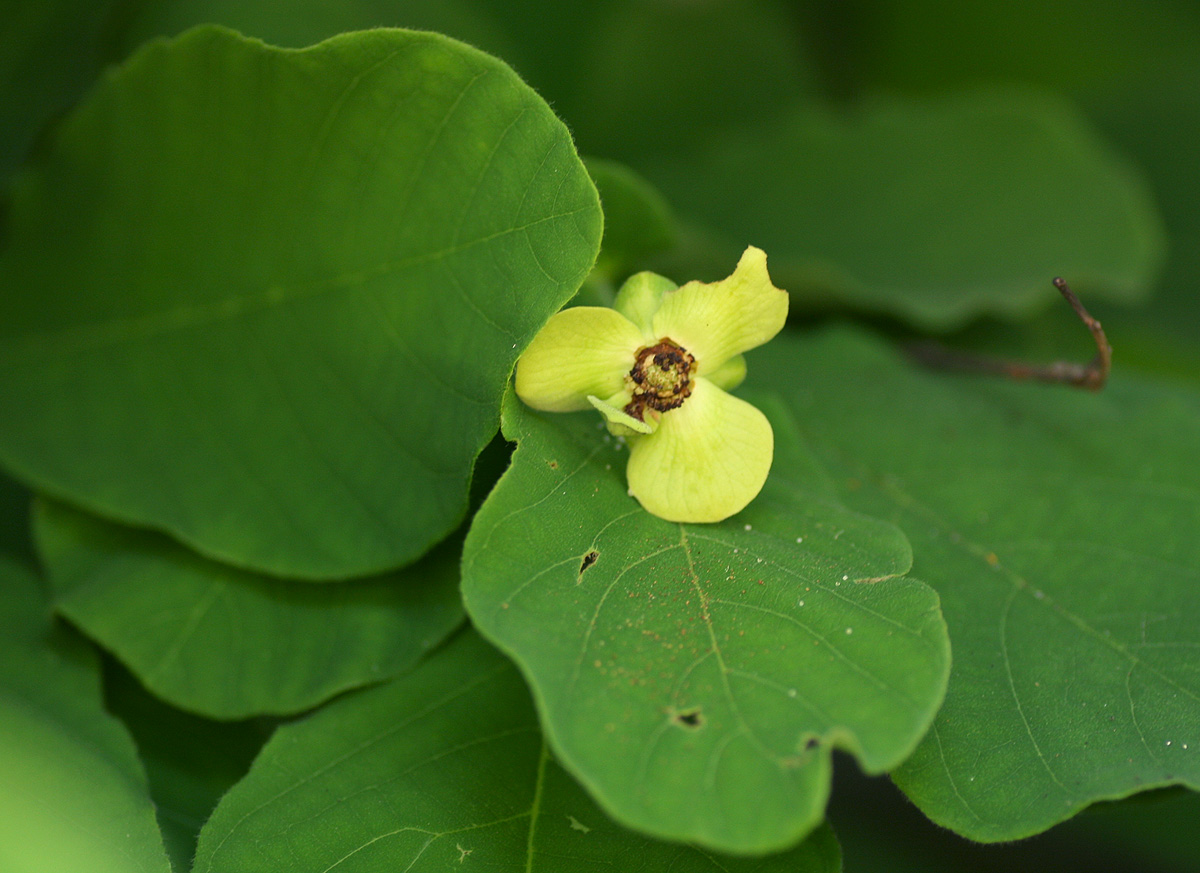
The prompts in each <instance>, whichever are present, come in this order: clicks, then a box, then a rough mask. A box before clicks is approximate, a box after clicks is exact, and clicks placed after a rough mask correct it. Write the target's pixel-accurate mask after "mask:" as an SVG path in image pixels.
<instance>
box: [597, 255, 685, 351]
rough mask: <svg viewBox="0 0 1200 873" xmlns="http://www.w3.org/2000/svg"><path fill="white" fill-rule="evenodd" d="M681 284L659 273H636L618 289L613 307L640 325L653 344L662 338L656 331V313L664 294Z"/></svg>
mask: <svg viewBox="0 0 1200 873" xmlns="http://www.w3.org/2000/svg"><path fill="white" fill-rule="evenodd" d="M678 287H679V286H678V285H676V284H675V283H674V282H672V281H671V280H670V279H668V278H667V277H666V276H660V275H658V273H651V272H649V271H645V272H641V273H634V274H633V275H632V276H630V277H629V278H628V279H626V280H625V282H624V284H622V285H621V288H620V290H619V291H617V299H616V300H615V301H613V308H614V309H616V310H617V312H619V313H621V314H622V315H624V316H625V317H626V318H628V319H629V320H630V321H632V322H633V323H634V324H636V325H637V326H638V329H639V330H641V332H642V336H643V337H644V338H645V340H646V342H645V343H643V345H651V344H653V343H654V342H656V341H658V340H659V339H661V337H660V336H658V335H657V334H655V333H654V313H656V312H658V307H659V306H660V305H661V304H662V299H663V295H664V294H666V293H667V292H668V291H674V290H675V289H676V288H678Z"/></svg>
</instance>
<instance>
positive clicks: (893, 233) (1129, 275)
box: [644, 90, 1162, 330]
mask: <svg viewBox="0 0 1200 873" xmlns="http://www.w3.org/2000/svg"><path fill="white" fill-rule="evenodd" d="M644 169H645V171H646V173H647V175H648V177H649V178H650V180H651V181H652V182H654V183H655V184H656V185H658V186H659V187H660V188H661V189H662V191H663V193H664V194H665V195H666V197H667V199H668V200H669V201H670V202H671V203H672V205H673V206H674V207H675V208H676V210H677V212H678V213H679V216H680V219H681V220H682V221H690V222H692V223H693V225H694V228H693V233H694V234H695V235H696V239H695V240H694V241H693V243H692V245H693V246H694V247H695V248H696V249H697V251H696V252H695V253H692V254H690V255H689V257H694V258H702V259H703V260H704V262H705V263H712V264H714V268H713V270H712V272H714V273H716V272H719V264H720V263H724V262H725V261H727V260H728V259H729V258H730V257H732V256H734V255H733V253H736V252H738V251H741V249H742V248H743V247H744V246H745V244H746V241H747V240H750V241H753V242H754V244H755V245H758V246H761V247H762V248H764V249H766V250H767V251H768V252H770V253H771V274H772V276H775V277H776V280H777V282H778V283H779V285H780V286H781V287H783V288H786V289H788V290H789V291H791V292H793V300H794V301H795V302H796V303H797V304H798V305H801V306H805V305H810V306H811V305H818V304H824V303H828V302H830V301H836V302H841V303H845V304H849V305H852V306H855V307H858V308H862V309H866V310H871V311H877V312H884V313H887V314H890V315H894V316H898V317H900V318H903V319H905V320H907V321H909V322H911V323H913V324H916V325H918V326H920V327H925V328H934V329H939V330H940V329H946V328H950V327H953V326H956V325H959V324H962V323H964V322H965V321H967V320H969V319H971V318H973V317H975V316H978V315H981V314H991V315H997V316H1002V317H1005V318H1017V317H1023V316H1025V315H1028V314H1029V313H1031V312H1032V311H1034V310H1036V309H1038V308H1040V307H1043V306H1045V305H1046V304H1048V303H1050V302H1051V301H1053V300H1054V299H1055V292H1054V289H1053V287H1052V286H1051V285H1050V279H1051V278H1052V277H1054V276H1057V275H1064V276H1070V277H1071V281H1072V284H1073V285H1075V286H1076V287H1077V288H1079V289H1084V290H1089V291H1090V290H1094V291H1096V292H1104V293H1107V294H1109V295H1110V296H1112V297H1113V298H1115V299H1120V300H1125V301H1133V300H1139V299H1141V298H1143V297H1144V295H1145V292H1146V291H1147V290H1148V288H1149V284H1150V283H1151V281H1152V280H1153V278H1154V275H1155V272H1156V269H1157V267H1158V264H1159V261H1160V258H1161V254H1162V239H1161V236H1162V232H1161V229H1160V226H1159V220H1158V216H1157V213H1156V212H1155V210H1154V207H1153V204H1152V203H1151V201H1150V198H1149V196H1148V194H1147V192H1146V189H1145V186H1144V184H1143V183H1142V181H1141V180H1140V179H1139V178H1138V177H1137V176H1136V175H1135V174H1134V173H1133V172H1132V171H1131V170H1130V168H1129V167H1128V166H1126V165H1125V164H1124V163H1122V162H1121V161H1120V160H1118V159H1117V157H1116V156H1115V155H1114V154H1112V153H1111V152H1110V151H1109V150H1108V149H1107V148H1106V147H1105V146H1104V145H1103V144H1102V143H1101V142H1099V141H1098V139H1097V137H1096V135H1095V134H1094V133H1093V132H1092V131H1091V130H1090V129H1089V128H1088V127H1087V125H1085V124H1084V123H1083V121H1082V120H1081V119H1080V118H1079V117H1078V115H1077V113H1076V112H1074V111H1073V110H1072V109H1071V107H1070V106H1069V105H1067V104H1065V103H1063V102H1061V101H1059V100H1056V99H1051V98H1049V97H1046V96H1040V95H1039V94H1037V93H1031V92H1022V91H993V90H985V91H975V92H970V93H964V94H960V95H956V96H953V97H944V98H939V99H925V100H913V99H900V98H893V99H882V98H880V99H876V100H873V101H870V102H868V103H866V104H865V105H864V106H863V107H862V108H861V109H858V110H856V111H853V112H849V113H847V114H845V115H842V116H838V115H833V114H829V113H826V112H823V111H817V110H806V111H803V112H798V113H796V114H795V115H793V116H792V117H790V118H788V119H785V120H783V121H781V122H777V123H773V124H768V125H759V126H755V127H751V128H746V129H743V130H740V131H738V132H736V133H733V134H729V135H726V136H719V137H713V138H711V140H710V141H709V142H706V143H703V144H701V145H699V146H693V148H692V149H691V150H690V151H689V150H686V149H684V150H681V152H680V153H678V154H671V155H668V156H666V157H664V158H663V159H662V160H661V161H660V162H659V163H657V164H655V165H654V166H647V167H645V168H644Z"/></svg>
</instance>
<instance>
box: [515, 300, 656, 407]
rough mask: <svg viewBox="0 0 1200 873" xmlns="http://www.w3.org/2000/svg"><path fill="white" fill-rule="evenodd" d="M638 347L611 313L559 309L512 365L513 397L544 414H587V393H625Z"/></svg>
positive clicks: (633, 333) (632, 332) (625, 322)
mask: <svg viewBox="0 0 1200 873" xmlns="http://www.w3.org/2000/svg"><path fill="white" fill-rule="evenodd" d="M641 346H642V334H641V331H639V330H638V329H637V327H636V326H635V325H634V323H633V322H632V321H630V320H629V319H628V318H626V317H625V316H623V315H621V313H619V312H617V311H616V310H614V309H608V308H607V307H603V306H576V307H573V308H571V309H564V310H562V311H561V312H557V313H555V314H554V315H552V316H551V317H550V320H549V321H548V322H546V326H545V327H543V328H542V329H541V331H539V332H538V335H537V336H535V337H534V338H533V342H531V343H530V344H529V348H527V349H526V350H525V353H524V354H523V355H521V357H520V359H519V360H518V361H517V396H518V397H520V398H521V399H522V400H524V401H525V402H526V403H527V404H529V405H530V406H532V407H533V408H534V409H542V410H545V411H547V412H577V411H578V410H581V409H587V408H588V407H589V404H588V399H587V398H588V395H589V394H594V395H596V396H597V397H611V396H612V395H613V394H616V393H617V392H618V391H620V390H622V388H624V386H625V374H626V373H628V372H629V370H630V368H631V367H632V366H633V362H634V357H635V355H636V353H637V350H638V348H640V347H641Z"/></svg>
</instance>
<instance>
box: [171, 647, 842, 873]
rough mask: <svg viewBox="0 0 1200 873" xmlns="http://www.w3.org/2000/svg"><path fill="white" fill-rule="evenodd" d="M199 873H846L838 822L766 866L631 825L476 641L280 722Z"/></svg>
mask: <svg viewBox="0 0 1200 873" xmlns="http://www.w3.org/2000/svg"><path fill="white" fill-rule="evenodd" d="M194 869H195V871H196V873H224V871H229V870H237V871H239V873H256V871H262V873H277V871H279V870H284V869H286V870H288V871H291V873H306V871H326V870H331V869H336V870H338V871H339V873H341V871H345V873H357V871H362V873H375V871H378V870H409V871H412V873H421V871H433V870H438V871H442V870H460V869H461V870H471V869H481V870H495V871H526V873H528V871H545V873H576V871H596V873H600V871H611V870H672V871H679V873H690V871H729V873H738V871H747V873H749V871H756V873H768V871H780V873H783V871H788V873H804V871H814V873H815V871H830V873H833V871H836V870H838V869H840V858H839V852H838V847H837V843H836V841H835V840H834V839H833V835H832V832H831V831H829V829H828V828H823V829H821V830H819V831H817V832H816V833H815V834H814V835H813V836H812V837H811V838H810V839H809V840H808V841H806V842H805V843H803V844H802V845H800V846H798V847H796V848H795V849H793V850H792V851H790V852H787V853H786V854H783V855H778V856H775V857H773V858H763V859H733V858H721V857H715V856H713V855H711V854H710V853H709V852H706V851H704V850H701V849H697V848H693V847H689V846H682V845H674V844H668V843H660V842H656V841H654V840H650V839H647V838H645V837H642V836H639V835H636V834H632V833H629V832H628V831H624V830H622V829H620V828H619V827H617V826H616V825H614V824H613V823H612V822H610V821H609V820H608V819H607V818H606V817H605V815H604V814H603V813H602V812H601V811H600V810H599V809H597V808H596V806H595V804H594V803H593V802H592V801H591V800H590V799H589V798H588V797H587V795H586V794H585V793H584V792H583V791H582V789H580V788H579V786H578V785H576V784H575V783H574V782H573V781H572V780H571V778H570V777H569V776H568V775H567V774H566V773H565V772H564V771H563V770H562V769H561V768H560V767H559V766H558V765H557V764H555V763H554V761H553V760H552V759H551V758H550V756H549V755H548V754H547V752H546V749H545V745H544V744H543V742H542V739H541V736H540V734H539V733H538V727H537V719H536V717H535V715H534V711H533V707H532V706H531V705H530V701H529V695H528V692H527V691H526V689H525V686H524V683H522V681H521V678H520V676H519V675H518V673H517V671H516V670H515V669H514V668H513V667H512V665H511V664H510V663H509V662H508V661H506V660H505V659H504V658H503V657H501V656H500V655H499V654H498V653H497V652H495V650H493V649H491V648H490V647H489V646H486V645H485V644H484V643H482V642H481V641H480V640H479V638H478V637H477V636H476V635H475V634H464V635H463V636H462V637H460V638H459V639H458V640H456V641H455V642H454V643H452V644H451V645H450V646H449V647H448V648H447V649H446V650H444V651H443V652H441V653H440V654H438V655H436V656H435V657H434V658H432V659H431V660H430V661H428V662H426V663H425V664H424V665H422V667H421V668H419V669H418V670H416V671H415V672H413V673H411V674H409V675H407V676H404V677H402V678H400V679H397V680H394V681H392V682H389V683H387V684H385V685H381V686H379V687H376V688H372V689H369V690H367V691H363V692H359V693H357V694H353V695H350V696H348V697H345V698H343V699H341V700H338V701H335V702H334V703H331V704H330V705H328V706H326V707H324V708H322V709H321V710H319V711H318V712H316V713H315V714H313V715H311V716H309V717H308V718H306V719H304V720H303V721H299V722H296V723H294V724H291V725H286V726H284V727H281V728H280V729H279V730H278V731H277V732H276V734H275V736H274V737H273V738H272V739H271V741H270V742H269V743H268V744H267V745H266V747H265V748H264V749H263V752H262V754H261V755H260V756H259V758H258V759H257V760H256V761H255V763H254V766H253V767H252V768H251V770H250V773H249V775H248V776H247V777H246V778H245V779H244V780H242V782H240V783H239V784H238V785H236V786H235V787H234V788H233V790H232V791H230V793H229V794H228V795H227V796H226V797H225V798H224V799H223V800H222V802H221V804H220V806H219V807H218V808H217V810H216V812H215V813H214V814H213V817H212V818H211V819H210V820H209V822H208V824H207V825H205V827H204V830H203V831H202V832H201V835H200V847H199V851H198V853H197V858H196V865H195V868H194Z"/></svg>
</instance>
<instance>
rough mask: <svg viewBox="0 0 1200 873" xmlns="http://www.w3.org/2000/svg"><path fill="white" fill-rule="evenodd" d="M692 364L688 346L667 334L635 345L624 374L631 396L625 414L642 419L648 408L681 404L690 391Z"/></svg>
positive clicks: (659, 409) (662, 409)
mask: <svg viewBox="0 0 1200 873" xmlns="http://www.w3.org/2000/svg"><path fill="white" fill-rule="evenodd" d="M695 366H696V359H695V358H694V357H692V355H691V354H690V353H689V352H688V350H687V349H685V348H683V346H681V345H679V344H678V343H677V342H675V341H674V340H671V339H669V338H667V337H663V338H662V339H660V340H659V341H658V342H656V343H655V344H654V345H652V346H645V347H643V348H640V349H638V351H637V357H636V359H635V361H634V364H633V368H632V369H631V370H630V371H629V375H628V376H627V377H626V381H627V382H628V384H629V386H630V388H631V389H632V390H633V398H632V399H631V400H630V401H629V403H627V404H626V405H625V410H624V411H625V414H626V415H630V416H633V417H634V418H636V419H637V420H638V421H645V415H646V410H647V409H652V410H655V411H657V412H666V411H667V410H669V409H677V408H678V407H680V406H682V405H683V401H685V400H687V398H688V397H689V396H690V395H691V393H692V375H691V373H692V370H693V368H694V367H695Z"/></svg>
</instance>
